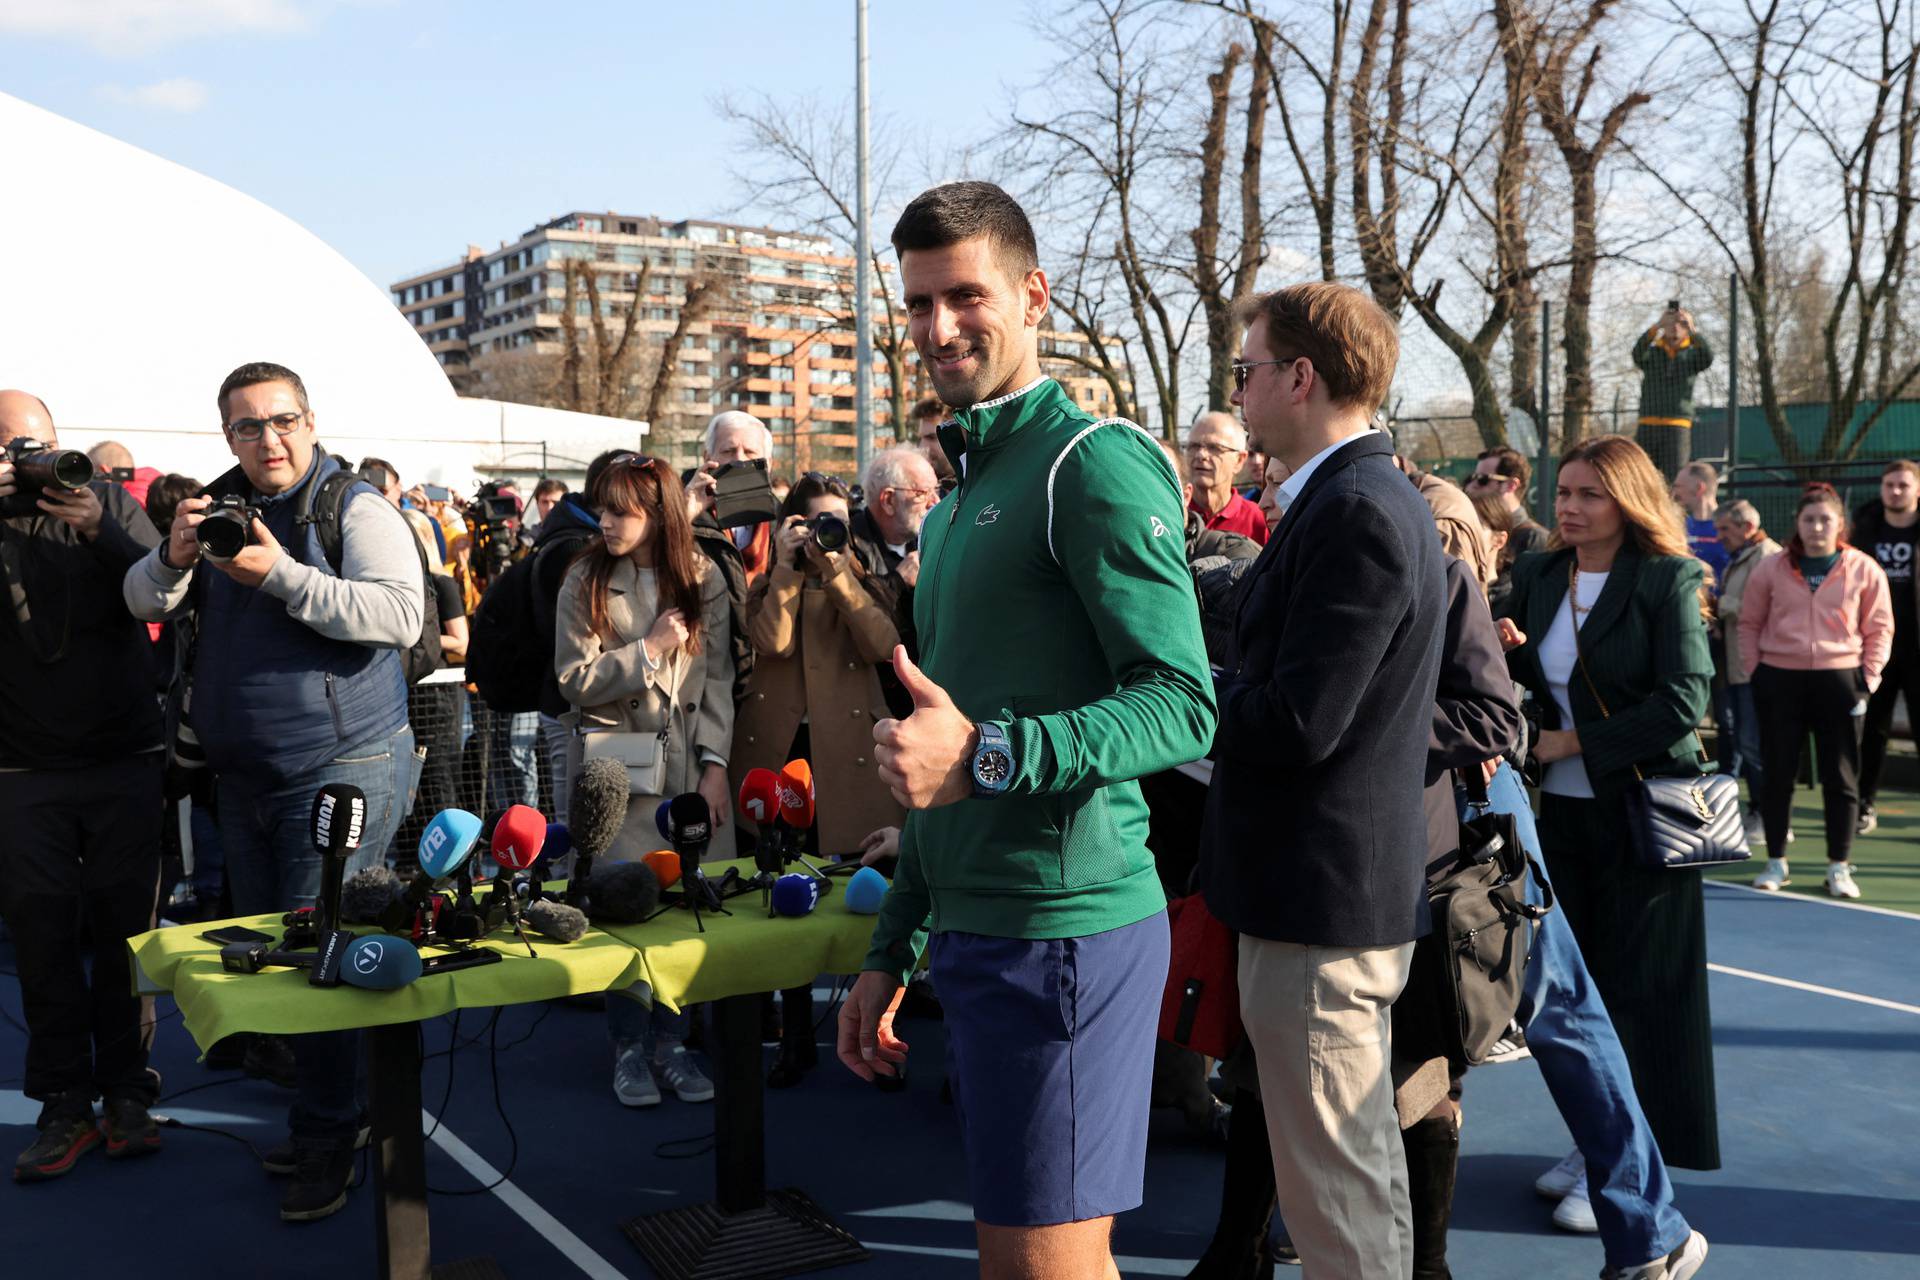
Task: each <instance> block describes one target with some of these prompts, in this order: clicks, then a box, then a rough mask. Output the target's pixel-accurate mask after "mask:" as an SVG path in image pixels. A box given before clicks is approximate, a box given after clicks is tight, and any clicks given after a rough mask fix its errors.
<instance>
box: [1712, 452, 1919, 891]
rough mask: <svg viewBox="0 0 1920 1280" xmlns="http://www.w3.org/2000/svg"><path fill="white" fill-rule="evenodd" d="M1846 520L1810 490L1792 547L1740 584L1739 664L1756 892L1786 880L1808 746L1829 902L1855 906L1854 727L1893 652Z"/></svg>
mask: <svg viewBox="0 0 1920 1280" xmlns="http://www.w3.org/2000/svg"><path fill="white" fill-rule="evenodd" d="M1846 528H1847V509H1846V507H1845V506H1844V505H1843V504H1842V503H1841V501H1840V495H1839V494H1838V493H1836V492H1834V489H1833V486H1831V485H1826V484H1810V485H1808V486H1807V488H1806V491H1805V492H1803V493H1802V494H1801V495H1800V504H1799V506H1797V507H1796V508H1795V509H1794V514H1793V537H1792V539H1791V540H1789V541H1788V543H1787V546H1786V549H1785V550H1784V551H1780V552H1778V553H1776V554H1774V555H1771V556H1768V557H1767V558H1766V559H1765V560H1762V561H1761V562H1760V566H1759V567H1758V568H1756V569H1755V570H1754V571H1753V575H1752V576H1751V577H1749V578H1748V579H1747V583H1746V592H1745V594H1744V596H1743V597H1742V598H1741V603H1740V664H1741V666H1742V667H1743V668H1744V669H1745V674H1746V675H1747V677H1748V678H1749V679H1751V680H1752V681H1753V705H1754V709H1755V711H1756V712H1757V713H1758V716H1759V720H1760V773H1761V778H1762V787H1761V792H1760V818H1761V822H1762V825H1763V826H1764V828H1765V830H1766V833H1767V868H1766V870H1765V871H1762V872H1761V873H1760V876H1759V878H1758V879H1756V880H1755V881H1754V882H1753V883H1754V887H1756V888H1760V889H1779V888H1781V887H1782V886H1784V885H1787V884H1790V883H1792V882H1791V881H1790V880H1789V879H1788V878H1787V823H1788V822H1789V820H1790V819H1791V818H1792V815H1793V787H1794V782H1795V780H1796V779H1797V778H1798V777H1799V775H1800V752H1801V750H1802V748H1803V747H1804V746H1805V744H1806V741H1807V734H1808V733H1809V732H1811V733H1812V734H1813V743H1814V754H1815V756H1816V757H1818V759H1819V761H1820V791H1821V795H1822V799H1823V800H1824V801H1825V807H1826V820H1827V892H1828V893H1829V894H1832V895H1833V896H1834V897H1836V898H1857V897H1859V896H1860V889H1859V886H1857V885H1855V884H1854V882H1853V862H1852V853H1853V836H1854V829H1855V824H1856V823H1858V822H1859V820H1860V788H1859V776H1860V722H1861V719H1862V718H1863V717H1864V716H1865V714H1866V708H1867V698H1868V696H1869V695H1871V694H1872V692H1873V691H1874V690H1875V689H1877V688H1879V687H1880V673H1881V672H1882V671H1883V670H1885V669H1886V665H1887V655H1888V654H1889V653H1891V652H1892V651H1893V606H1892V604H1891V603H1890V596H1891V591H1890V589H1889V588H1888V586H1887V575H1886V571H1885V570H1883V569H1882V568H1881V567H1880V562H1879V561H1878V560H1876V559H1874V557H1872V556H1871V555H1868V554H1867V553H1866V552H1864V551H1860V550H1857V549H1855V548H1854V547H1852V546H1849V545H1848V543H1847V539H1846V536H1845V535H1846Z"/></svg>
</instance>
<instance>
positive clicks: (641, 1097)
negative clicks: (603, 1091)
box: [613, 1043, 660, 1107]
mask: <svg viewBox="0 0 1920 1280" xmlns="http://www.w3.org/2000/svg"><path fill="white" fill-rule="evenodd" d="M613 1096H614V1097H616V1098H618V1099H620V1101H621V1103H622V1104H623V1105H625V1106H629V1107H657V1106H659V1105H660V1086H659V1085H657V1084H655V1083H654V1081H653V1072H651V1071H649V1070H647V1052H646V1050H645V1049H644V1048H642V1047H641V1046H640V1045H639V1044H638V1043H634V1044H628V1045H623V1046H622V1047H621V1048H620V1050H619V1052H618V1054H617V1055H616V1056H615V1057H614V1060H613Z"/></svg>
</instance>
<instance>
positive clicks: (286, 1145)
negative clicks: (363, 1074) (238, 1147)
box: [260, 1124, 373, 1177]
mask: <svg viewBox="0 0 1920 1280" xmlns="http://www.w3.org/2000/svg"><path fill="white" fill-rule="evenodd" d="M372 1141H373V1126H372V1125H368V1124H363V1125H361V1126H360V1131H359V1132H358V1133H356V1134H354V1135H353V1149H354V1150H355V1151H358V1150H360V1149H361V1148H363V1147H365V1146H366V1145H367V1144H368V1143H369V1142H372ZM299 1163H300V1158H299V1154H298V1152H297V1151H296V1150H295V1148H294V1145H293V1139H292V1138H288V1139H286V1140H284V1141H282V1142H280V1143H278V1144H277V1145H275V1146H271V1147H268V1148H267V1149H266V1151H265V1152H263V1153H262V1154H261V1156H260V1167H261V1168H262V1169H265V1170H266V1171H267V1172H268V1173H271V1174H276V1175H278V1176H281V1177H284V1176H286V1175H287V1174H289V1173H292V1172H293V1171H294V1170H295V1169H296V1168H297V1167H298V1166H299Z"/></svg>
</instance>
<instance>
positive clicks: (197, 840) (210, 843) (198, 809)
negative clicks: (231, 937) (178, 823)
mask: <svg viewBox="0 0 1920 1280" xmlns="http://www.w3.org/2000/svg"><path fill="white" fill-rule="evenodd" d="M181 803H183V804H189V805H192V810H191V812H190V813H189V815H188V818H187V821H188V822H189V823H190V824H191V828H190V829H191V830H192V832H193V876H192V884H193V896H194V897H195V898H196V899H197V900H198V901H199V902H200V904H201V906H202V907H211V906H213V905H214V904H215V903H216V902H219V901H220V888H221V885H222V884H223V883H224V882H225V879H226V869H227V856H226V850H225V848H224V847H223V846H222V845H221V843H220V828H219V826H218V825H217V824H216V823H215V822H214V820H213V811H212V810H210V809H208V808H207V806H205V805H202V804H193V802H192V801H191V800H185V801H182V802H181ZM206 918H207V917H206V916H205V915H204V914H202V916H201V919H203V920H204V919H206Z"/></svg>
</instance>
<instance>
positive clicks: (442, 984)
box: [127, 859, 874, 1049]
mask: <svg viewBox="0 0 1920 1280" xmlns="http://www.w3.org/2000/svg"><path fill="white" fill-rule="evenodd" d="M729 866H737V867H739V868H740V869H741V873H742V874H743V875H751V874H752V873H753V863H752V860H751V859H744V860H740V861H737V862H722V863H715V864H711V865H710V866H709V867H708V868H707V872H708V874H709V875H710V876H711V877H713V878H715V879H718V878H719V877H720V876H721V875H722V874H724V873H725V871H726V868H727V867H729ZM556 887H557V886H556ZM845 891H846V881H845V879H844V878H842V877H837V876H836V877H835V878H834V884H833V891H832V892H831V893H830V894H828V895H827V896H826V897H825V898H823V899H821V902H820V905H819V906H818V907H817V908H815V909H814V911H813V913H812V914H811V915H807V916H802V917H800V918H799V919H789V918H786V917H779V918H775V919H771V920H770V919H768V918H767V914H766V909H765V908H764V907H763V906H761V904H760V895H759V894H758V893H751V894H747V895H743V896H741V897H738V898H734V899H732V900H730V901H729V902H728V903H727V907H728V909H729V910H730V911H732V913H733V914H732V915H730V916H724V915H723V916H715V915H707V914H705V913H702V916H701V919H702V921H703V922H704V924H705V926H706V932H705V933H701V932H699V931H698V930H696V929H695V928H694V922H693V915H692V913H691V912H688V911H685V910H673V911H668V912H667V913H665V914H664V915H662V916H660V917H659V918H657V919H655V920H653V921H651V922H650V923H647V924H638V925H615V926H611V927H609V928H607V929H604V930H603V929H599V928H595V929H592V930H590V931H589V932H588V933H587V935H586V936H585V937H584V938H581V939H580V940H579V941H577V942H569V943H561V942H553V941H550V940H548V939H545V938H542V937H539V936H538V935H529V936H530V937H532V940H533V946H534V950H535V951H536V952H537V953H538V956H537V958H536V957H533V956H529V955H528V954H527V949H526V947H524V946H523V945H521V943H520V941H519V939H517V938H516V937H514V935H513V933H512V931H511V930H504V931H503V930H495V931H494V933H493V934H492V935H491V936H489V937H488V938H487V939H486V940H485V941H484V942H482V943H481V944H480V945H481V946H483V947H486V948H488V949H490V950H493V951H498V952H500V954H501V955H502V957H503V959H502V960H501V962H500V963H499V964H490V965H484V966H481V967H479V968H474V969H459V970H455V971H454V972H452V973H443V974H430V975H428V976H426V977H423V978H421V979H420V980H419V981H418V982H414V983H411V984H410V985H408V986H405V987H401V988H400V989H398V990H396V991H362V990H359V989H358V988H354V987H348V986H340V987H332V988H319V987H313V986H309V985H308V983H307V975H306V971H305V970H301V969H267V970H264V971H262V972H260V973H228V972H226V971H225V970H224V969H222V968H221V967H220V948H219V947H218V946H217V945H215V944H214V943H211V942H208V941H206V940H205V939H203V938H202V937H201V936H200V935H201V934H202V933H205V932H207V931H208V930H210V929H215V928H218V927H220V925H222V924H237V925H244V926H246V927H247V928H250V929H257V930H259V931H260V932H262V933H267V934H271V935H273V936H274V937H276V938H277V937H278V936H279V935H280V932H281V928H280V920H279V917H278V916H277V915H276V916H253V917H250V918H244V919H238V920H228V921H220V922H218V923H210V924H193V925H178V926H175V927H173V928H170V929H156V930H154V931H152V932H151V933H143V934H141V935H140V936H138V937H136V938H130V939H128V941H127V946H128V949H129V950H130V951H131V953H132V959H133V967H134V983H135V986H136V988H137V989H138V990H139V991H140V992H141V993H142V994H146V995H158V994H161V993H164V992H171V993H172V995H173V998H174V1000H175V1001H176V1002H177V1003H178V1004H179V1006H180V1013H181V1016H182V1019H183V1021H184V1022H185V1024H186V1028H187V1032H188V1034H189V1035H191V1036H192V1037H193V1039H194V1043H196V1044H198V1045H199V1046H200V1047H201V1048H202V1049H204V1048H206V1047H207V1046H209V1045H211V1044H213V1043H214V1042H215V1041H216V1040H219V1039H221V1038H222V1037H224V1036H228V1035H231V1034H233V1033H234V1032H238V1031H262V1032H270V1033H276V1034H281V1035H295V1034H300V1033H304V1032H312V1031H343V1030H347V1029H349V1028H352V1027H373V1026H381V1025H385V1024H387V1023H395V1022H417V1021H419V1020H421V1019H423V1018H433V1017H438V1016H439V1015H441V1014H445V1013H451V1012H453V1011H454V1010H455V1009H473V1008H486V1007H489V1006H494V1005H508V1004H526V1003H531V1002H534V1001H539V1000H551V999H554V998H556V997H559V996H568V995H580V994H585V993H589V992H596V991H610V990H614V989H617V988H621V987H626V986H631V985H632V984H633V983H635V982H642V981H644V982H646V983H647V984H648V985H650V986H651V987H652V988H653V990H654V994H655V997H656V998H657V999H659V1000H660V1001H661V1003H663V1004H665V1005H666V1006H667V1007H668V1008H671V1009H678V1008H679V1007H680V1006H681V1005H683V1004H687V1003H698V1002H700V1001H706V1000H719V999H723V998H724V997H727V996H733V995H744V994H746V993H748V992H754V991H775V990H779V989H781V988H784V987H795V986H800V985H802V984H803V983H806V982H808V981H810V980H811V979H812V978H813V977H814V976H815V975H816V974H821V973H855V972H858V971H859V968H860V964H861V961H862V960H863V959H864V958H865V956H866V953H867V940H868V938H869V936H870V935H871V934H872V932H873V921H874V918H873V917H872V916H863V915H855V914H853V913H852V912H850V911H848V910H847V909H846V906H845V902H844V894H845ZM363 932H372V931H371V930H363ZM426 954H428V955H433V954H436V952H435V951H433V950H431V949H430V950H429V951H428V952H427V953H426Z"/></svg>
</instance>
